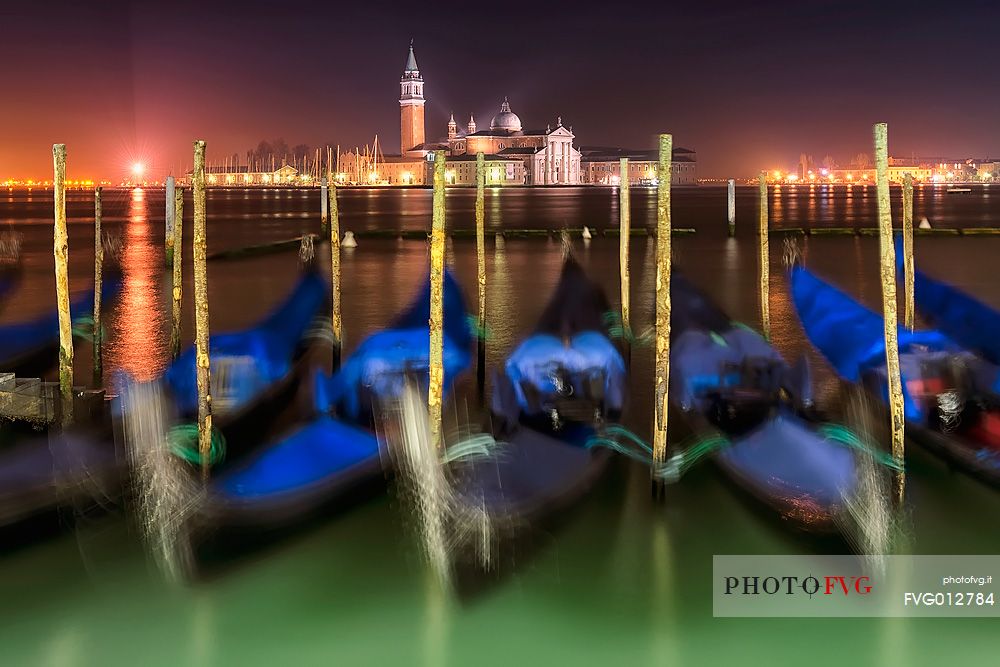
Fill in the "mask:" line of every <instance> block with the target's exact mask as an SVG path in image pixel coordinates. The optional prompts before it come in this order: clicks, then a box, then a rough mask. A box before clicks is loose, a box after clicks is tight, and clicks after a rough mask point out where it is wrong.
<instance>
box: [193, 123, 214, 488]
mask: <svg viewBox="0 0 1000 667" xmlns="http://www.w3.org/2000/svg"><path fill="white" fill-rule="evenodd" d="M191 185H192V189H193V190H194V243H193V245H194V254H193V257H194V340H195V360H196V366H197V380H198V454H199V455H200V457H201V474H202V477H203V478H205V479H207V478H208V464H209V457H210V455H211V449H212V395H211V386H212V385H211V381H212V378H211V359H210V357H209V347H208V341H209V324H208V262H207V255H208V252H207V247H208V242H207V239H206V235H205V227H206V211H205V142H204V141H202V140H198V141H195V142H194V172H193V175H192V178H191Z"/></svg>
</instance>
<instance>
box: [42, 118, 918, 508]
mask: <svg viewBox="0 0 1000 667" xmlns="http://www.w3.org/2000/svg"><path fill="white" fill-rule="evenodd" d="M873 136H874V144H875V158H876V172H877V181H876V183H877V195H878V197H877V198H878V216H879V248H880V257H881V263H880V267H881V284H882V299H883V314H884V317H885V349H886V366H887V369H888V377H889V399H890V400H889V405H890V414H891V426H892V455H893V457H894V458H895V459H896V460H898V461H902V460H903V454H904V452H903V401H902V388H901V382H900V374H899V350H898V341H897V328H896V322H897V315H896V280H895V276H896V267H895V250H894V245H893V238H892V218H891V213H890V208H889V183H888V176H887V174H888V157H887V156H888V153H887V127H886V124H885V123H879V124H876V125H875V126H874V131H873ZM672 147H673V138H672V136H671V135H669V134H661V135H660V137H659V161H658V167H657V168H658V174H659V175H660V177H659V179H658V181H657V191H656V287H655V341H656V343H655V345H656V347H655V376H654V377H655V381H654V399H655V400H654V423H653V461H654V466H656V465H661V464H663V463H665V462H666V458H667V418H668V394H669V392H668V387H669V383H670V269H671V205H670V178H669V174H670V173H671V161H672ZM53 160H54V170H55V179H54V185H55V188H54V192H55V194H54V200H55V232H54V256H55V276H56V296H57V307H58V313H59V386H60V393H61V395H62V398H63V405H64V415H65V419H71V418H72V392H73V341H72V321H71V318H70V312H69V285H68V261H67V260H68V242H67V228H66V185H65V178H66V146H65V145H64V144H56V145H54V146H53ZM445 164H446V157H445V153H444V151H436V152H435V154H434V177H433V205H432V219H431V242H430V256H431V257H430V259H431V261H430V284H431V308H430V321H429V326H430V350H429V356H430V383H429V392H428V399H427V401H428V412H429V417H430V428H431V441H432V443H433V444H434V446H435V447H441V446H443V443H442V439H441V433H442V431H441V419H442V412H441V406H442V399H443V394H444V369H443V349H444V339H443V330H444V311H443V294H444V250H445V237H446V229H445V187H446V178H445ZM619 167H620V172H619V173H620V174H622V177H621V178H620V180H619V226H620V228H619V232H620V233H619V239H620V241H619V243H620V246H619V262H620V275H621V318H622V326H623V328H624V329H625V330H626V331H628V330H629V329H630V281H629V240H630V232H631V210H630V205H629V195H630V192H629V180H628V177H627V174H628V173H629V163H628V158H622V159H621V162H620V165H619ZM485 183H486V168H485V157H484V155H483V154H482V153H479V154H477V155H476V203H475V219H476V264H477V287H478V290H477V291H478V301H479V304H478V305H479V309H478V319H479V328H480V331H481V332H482V331H485V329H486V260H485ZM192 190H193V206H194V212H193V221H194V232H193V242H192V248H193V264H194V301H195V357H196V369H197V371H196V373H197V385H198V443H199V452H200V456H201V460H202V471H203V475H207V474H208V457H209V450H210V447H211V437H212V399H211V391H210V387H211V377H210V369H211V361H210V356H209V309H208V268H207V236H206V192H205V142H204V141H201V140H198V141H195V142H194V171H193V175H192ZM322 194H323V199H322V215H321V218H322V225H323V227H324V231H328V232H329V240H330V260H331V276H330V278H331V283H332V287H333V289H332V294H333V297H332V312H331V320H332V334H333V337H334V341H335V350H334V366H335V367H336V366H337V365H338V363H339V356H340V352H341V350H342V349H343V323H342V318H341V298H340V285H341V278H340V222H339V210H338V207H337V185H336V181H335V179H334V174H333V173H332V172H329V173H328V175H327V182H326V183H325V184H323V187H322ZM759 197H760V206H759V228H758V238H759V244H758V245H759V251H760V255H759V262H758V264H759V275H760V310H761V328H762V331H763V334H764V336H765V337H769V336H770V309H769V305H768V298H769V291H770V290H769V271H770V269H769V263H770V252H769V247H768V231H769V224H768V208H767V201H768V199H767V197H768V194H767V181H766V174H764V173H763V172H762V173H761V174H760V179H759ZM101 207H102V197H101V189H100V188H97V189H96V190H95V195H94V227H95V244H94V254H95V261H94V267H95V269H94V313H93V317H94V379H95V383H99V382H100V380H101V338H100V331H101V321H100V310H101V301H100V292H101V274H102V264H103V259H104V257H103V254H104V253H103V244H102V239H101V218H102V210H101ZM166 208H167V236H166V244H165V245H166V254H167V261H168V264H170V265H171V266H172V293H171V297H172V298H171V300H172V307H171V338H170V349H171V354H172V356H174V357H176V356H177V355H178V353H179V351H180V339H181V305H182V301H183V288H182V273H181V264H182V259H183V247H182V246H183V243H182V241H183V217H184V215H183V212H184V191H183V189H182V188H180V187H175V185H174V183H173V179H169V180H168V184H167V202H166ZM728 222H729V231H730V234H731V235H732V234H733V232H734V229H735V185H734V182H733V181H732V180H731V181H729V186H728ZM903 250H904V267H905V282H904V290H905V309H904V314H905V326H907V327H909V328H911V329H912V327H913V311H914V307H913V181H912V178H911V177H910V176H909V175H907V176H906V179H905V182H904V187H903ZM478 339H479V342H478V365H477V366H478V369H477V384H478V389H479V393H480V396H482V394H483V391H484V382H485V356H486V350H485V340H484V336H482V335H480V336H479V337H478ZM903 490H904V476H903V473H902V472H897V473H896V476H895V484H894V491H895V497H896V500H897V501H901V500H902V497H903Z"/></svg>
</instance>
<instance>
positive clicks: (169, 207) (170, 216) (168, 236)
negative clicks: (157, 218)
mask: <svg viewBox="0 0 1000 667" xmlns="http://www.w3.org/2000/svg"><path fill="white" fill-rule="evenodd" d="M176 187H177V184H176V181H175V180H174V177H173V176H167V192H166V216H165V217H164V225H163V226H164V232H165V233H164V239H163V247H164V252H165V254H166V262H167V263H166V266H171V265H172V264H173V261H174V220H175V217H174V201H175V200H174V192H175V188H176Z"/></svg>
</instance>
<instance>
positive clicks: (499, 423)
mask: <svg viewBox="0 0 1000 667" xmlns="http://www.w3.org/2000/svg"><path fill="white" fill-rule="evenodd" d="M608 311H609V305H608V300H607V298H606V296H605V295H604V292H603V291H602V290H601V288H600V287H599V286H598V285H597V284H596V283H594V282H592V281H591V280H590V279H589V278H588V277H587V275H586V273H585V272H584V270H583V269H582V268H581V267H580V265H579V264H578V263H577V262H576V261H575V260H574V259H573V258H572V257H568V258H567V259H566V261H565V264H564V266H563V269H562V273H561V275H560V278H559V283H558V285H557V287H556V289H555V292H554V293H553V295H552V297H551V299H550V301H549V303H548V305H547V306H546V308H545V310H544V312H543V314H542V316H541V319H540V320H539V322H538V324H537V326H536V327H535V330H534V332H533V333H532V335H530V336H529V337H527V338H526V339H524V340H523V341H521V343H520V344H519V345H518V346H517V347H516V348H515V349H514V351H513V352H512V353H511V354H510V356H509V357H508V358H507V359H506V361H505V363H504V365H503V368H502V370H501V371H499V372H494V373H493V375H492V377H493V393H492V399H491V404H490V410H491V413H492V419H491V421H492V429H493V435H494V437H495V439H496V441H497V448H496V451H495V452H493V453H491V454H490V455H488V456H481V457H475V458H470V459H468V460H461V461H458V462H456V463H453V464H451V466H450V475H451V476H452V478H453V479H454V480H455V487H454V490H455V494H456V496H457V503H458V510H457V511H458V513H459V514H460V515H461V514H468V512H466V510H468V511H469V512H472V513H476V512H480V513H483V514H484V515H485V516H486V517H488V522H489V525H490V526H491V530H492V533H493V537H494V540H496V541H497V542H499V543H500V545H503V546H507V545H505V543H506V542H509V543H510V544H514V545H516V544H517V543H518V538H519V537H521V535H522V534H526V531H524V530H523V529H525V528H528V527H534V526H536V525H537V524H546V523H549V522H551V521H553V520H556V519H558V518H559V516H560V515H561V514H563V512H564V510H566V509H568V508H570V507H572V506H573V505H574V504H576V503H577V502H578V501H579V500H581V498H582V497H583V496H584V495H585V494H586V492H587V491H588V490H590V489H591V487H592V486H593V485H594V483H595V482H596V480H597V479H598V478H599V476H600V475H601V473H602V472H603V471H604V469H605V468H606V465H607V462H608V459H609V457H610V452H609V451H608V450H606V449H594V448H590V447H588V446H587V445H588V443H589V442H590V440H591V438H592V437H593V436H594V435H595V434H597V433H600V432H601V431H602V429H603V428H604V426H605V425H607V424H610V423H614V422H616V421H617V420H619V419H620V417H621V414H622V410H623V408H624V403H625V396H626V377H627V375H626V368H625V361H624V359H623V357H622V355H621V352H620V351H619V350H618V349H617V348H616V346H615V345H614V343H613V342H612V340H611V338H610V335H609V332H608V327H607V324H606V322H605V319H604V317H605V314H606V313H607V312H608ZM502 550H503V551H505V552H506V551H507V550H506V549H502ZM514 551H517V549H516V548H515V549H514ZM481 558H482V553H480V550H479V549H478V547H476V545H471V544H470V545H469V548H468V549H465V550H461V551H459V552H458V558H457V561H458V562H457V563H456V565H457V566H458V567H459V571H460V573H461V572H462V571H463V570H464V571H465V572H466V573H470V572H473V571H475V569H476V568H477V567H479V566H481V565H485V563H482V562H481ZM494 563H495V561H494ZM490 567H492V566H490Z"/></svg>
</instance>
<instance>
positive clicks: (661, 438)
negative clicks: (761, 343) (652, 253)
mask: <svg viewBox="0 0 1000 667" xmlns="http://www.w3.org/2000/svg"><path fill="white" fill-rule="evenodd" d="M672 152H673V136H672V135H669V134H661V135H660V161H659V165H658V166H657V171H656V178H657V186H656V385H655V392H654V396H655V400H654V413H655V422H656V423H655V424H654V429H653V465H654V466H657V465H662V464H664V463H666V461H667V417H668V415H669V412H668V406H669V402H668V394H669V387H670V261H671V258H670V241H671V239H670V176H671V161H672V159H671V158H672ZM654 490H655V491H656V492H657V493H660V492H662V485H661V484H659V483H654Z"/></svg>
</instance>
